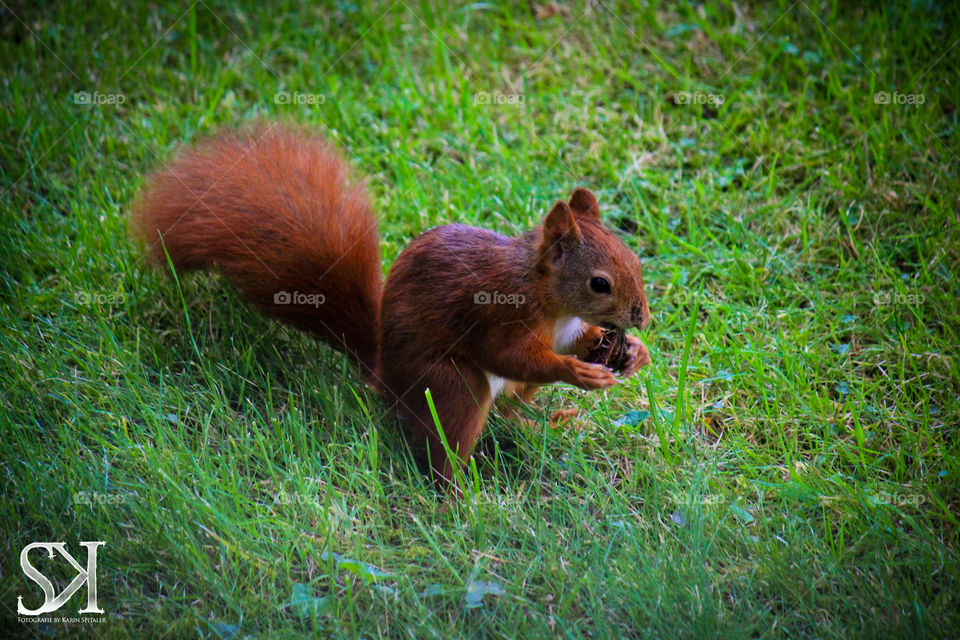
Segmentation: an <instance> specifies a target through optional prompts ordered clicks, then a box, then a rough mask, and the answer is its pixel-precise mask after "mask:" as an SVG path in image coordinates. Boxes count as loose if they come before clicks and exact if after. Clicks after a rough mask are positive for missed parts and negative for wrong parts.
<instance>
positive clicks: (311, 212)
mask: <svg viewBox="0 0 960 640" xmlns="http://www.w3.org/2000/svg"><path fill="white" fill-rule="evenodd" d="M133 211H134V217H133V223H134V229H135V231H136V232H137V233H138V235H140V237H141V238H143V239H144V240H145V241H146V242H147V243H148V246H149V248H150V253H151V256H152V258H153V259H154V260H155V261H156V262H157V263H158V264H161V265H162V264H165V262H166V257H165V255H164V250H166V252H167V253H169V255H170V259H171V261H172V262H173V264H174V266H175V267H176V268H177V269H182V270H188V269H196V268H202V267H211V266H217V267H219V269H220V271H222V272H223V273H224V274H225V275H226V276H227V277H228V278H229V279H230V280H231V281H233V282H234V284H235V285H236V286H237V287H238V288H239V289H240V291H241V292H242V293H243V294H244V295H245V296H246V297H247V298H248V299H249V300H250V301H251V302H253V303H254V304H256V305H257V306H259V307H260V308H261V309H263V310H264V311H266V312H267V313H269V314H271V315H274V316H276V317H278V318H280V319H282V320H285V321H287V322H290V323H292V324H294V325H296V326H298V327H300V328H303V329H307V330H309V331H313V332H315V333H317V334H319V335H320V336H321V337H322V338H323V339H324V340H327V341H328V342H330V343H331V344H333V345H334V346H338V347H341V348H343V347H344V346H346V348H347V349H349V350H351V351H353V352H354V353H355V354H356V356H357V357H358V358H359V360H360V361H361V362H362V363H364V364H365V365H366V367H367V368H368V370H369V369H371V368H372V367H373V365H374V362H375V361H376V345H377V331H378V326H379V316H380V309H379V307H380V291H381V289H382V275H381V271H380V248H379V240H378V237H377V222H376V218H375V217H374V215H373V210H372V208H371V206H370V201H369V199H368V197H367V194H366V191H365V189H364V187H363V185H362V184H361V183H357V182H351V181H350V179H349V176H348V174H347V165H346V163H345V162H344V161H343V160H342V159H341V158H340V156H339V155H338V154H337V152H336V151H335V150H334V149H333V148H332V147H330V146H329V145H328V144H327V143H325V142H324V141H323V140H322V139H321V138H319V137H318V136H317V135H316V134H314V133H312V132H310V131H308V130H304V129H296V128H290V127H281V126H277V125H263V124H261V125H257V126H254V127H251V128H249V129H246V130H243V131H227V132H221V133H219V134H218V135H217V136H216V137H213V138H210V139H207V140H205V141H203V142H201V143H200V144H199V145H198V146H196V147H194V148H192V149H188V150H186V151H184V152H183V153H181V154H180V155H179V156H177V157H176V158H174V159H173V160H172V161H171V162H170V163H169V165H168V166H167V167H165V168H164V169H163V170H161V171H159V172H157V173H155V174H153V175H152V176H150V177H149V178H148V180H147V184H146V186H145V188H144V191H143V193H142V195H141V196H140V198H139V200H138V201H137V202H136V203H135V204H134V207H133ZM283 291H286V292H288V293H290V294H293V293H294V292H299V293H302V294H322V295H323V296H325V301H324V303H323V304H321V305H319V306H318V307H314V306H312V305H307V304H299V305H298V304H275V303H274V296H275V295H276V294H277V293H279V292H283Z"/></svg>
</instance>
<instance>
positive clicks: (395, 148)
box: [0, 0, 960, 638]
mask: <svg viewBox="0 0 960 640" xmlns="http://www.w3.org/2000/svg"><path fill="white" fill-rule="evenodd" d="M563 6H564V9H565V10H566V15H562V14H561V15H556V16H553V17H550V18H545V19H542V20H539V21H534V20H533V19H532V18H531V14H530V10H529V7H528V5H527V3H517V4H516V5H515V6H513V7H502V6H499V4H498V3H474V4H465V3H463V4H461V3H457V4H456V5H453V6H448V5H446V4H444V3H437V4H436V5H433V4H431V3H426V2H422V3H421V2H418V3H414V2H408V1H405V0H401V1H399V2H394V3H390V2H376V3H372V4H370V5H368V3H362V2H359V3H352V4H351V3H338V4H337V5H335V6H327V5H326V4H324V3H303V4H302V5H301V4H297V3H282V2H281V3H266V2H244V3H227V2H215V1H212V0H203V1H202V2H198V3H196V4H192V5H191V4H189V3H182V4H169V5H165V6H146V4H145V3H121V2H113V3H107V2H98V3H93V4H92V6H91V5H90V4H88V3H81V2H61V3H55V4H50V5H44V6H34V4H32V3H24V4H23V6H21V5H20V4H17V5H16V6H12V7H7V5H4V7H6V8H5V9H2V15H3V20H0V52H2V63H3V72H2V76H0V92H2V106H0V109H2V121H3V128H2V134H0V188H2V191H3V198H2V213H0V215H2V221H0V228H2V230H3V233H2V239H0V242H2V245H0V255H2V258H0V260H2V273H0V276H2V286H0V297H2V304H3V306H2V312H0V313H2V327H3V328H2V332H0V352H2V356H3V357H2V358H0V379H2V390H0V420H2V427H0V428H2V437H0V472H2V473H0V478H2V486H3V489H2V501H0V522H2V532H3V534H2V544H0V576H2V580H0V613H2V618H0V621H2V622H0V624H2V626H3V627H5V628H6V629H8V630H10V631H11V632H12V633H13V634H15V635H19V636H23V637H33V636H34V635H39V636H41V637H48V636H49V635H71V636H73V635H91V636H92V635H99V636H107V637H131V638H139V637H166V638H173V637H195V636H198V635H200V636H203V637H220V636H223V637H235V638H240V637H246V636H250V637H301V636H302V635H304V634H311V633H312V634H315V635H318V636H321V637H327V636H330V637H365V638H373V637H382V636H388V637H407V638H466V637H505V638H514V637H529V638H540V637H594V638H608V637H662V638H674V637H707V636H714V635H721V636H725V637H763V638H780V637H783V638H797V637H810V638H835V637H851V638H861V637H872V636H893V637H908V638H918V637H924V636H929V637H955V636H956V635H957V634H958V633H960V613H958V612H960V560H958V550H960V544H958V542H960V540H958V530H960V528H958V523H957V516H958V512H960V492H958V487H960V463H958V459H960V458H958V448H960V439H958V427H960V397H958V396H960V364H958V361H957V347H958V344H960V303H958V297H960V276H958V264H960V231H958V222H960V219H958V214H957V210H958V205H960V180H958V175H957V168H958V165H960V158H958V155H957V150H958V149H960V140H958V137H960V136H958V128H957V118H958V116H957V112H956V108H957V103H958V101H960V100H958V98H960V91H958V77H960V76H958V71H960V45H958V44H957V40H956V39H957V36H958V35H960V31H958V29H957V25H958V24H960V21H958V9H957V6H956V5H954V4H951V3H947V2H943V3H939V4H938V3H934V2H922V1H921V2H914V3H909V4H903V5H897V4H889V5H888V6H886V7H885V8H875V9H869V10H862V9H854V8H851V7H847V6H845V4H841V3H825V2H808V1H806V0H801V1H800V2H779V3H774V4H771V5H765V4H761V5H759V6H753V5H750V4H743V3H736V4H731V3H711V4H706V5H687V4H683V3H677V4H675V3H662V4H658V3H656V2H651V3H631V2H623V3H606V2H604V3H597V4H596V5H591V6H590V7H589V8H587V7H586V3H581V2H567V3H563ZM585 8H586V11H585ZM80 91H87V92H89V93H90V94H94V93H95V92H97V93H96V95H97V96H105V97H102V98H101V97H98V98H97V100H106V101H108V102H109V101H111V100H110V98H109V96H111V95H116V94H119V95H121V96H122V97H123V102H122V104H87V105H83V104H78V103H77V102H75V100H74V94H75V93H76V92H80ZM279 91H288V92H291V94H295V93H296V92H301V94H307V95H320V96H323V98H322V104H316V105H312V106H311V105H305V104H278V103H276V102H275V100H274V96H275V94H276V93H277V92H279ZM878 92H887V94H889V95H894V92H897V94H896V95H894V97H893V99H892V100H891V103H890V104H883V103H882V101H880V102H881V103H878V101H876V100H875V94H877V93H878ZM488 96H495V97H494V98H492V99H489V100H486V98H487V97H488ZM515 96H518V97H515ZM678 97H679V98H680V99H679V100H678ZM687 98H689V99H687ZM898 100H899V101H903V102H904V104H897V101H898ZM921 100H922V104H914V103H916V102H920V101H921ZM678 102H680V103H681V104H678ZM684 102H685V103H684ZM260 116H269V117H275V118H286V119H291V120H295V121H299V122H304V123H309V124H311V125H312V126H315V127H316V128H318V129H319V130H322V131H324V132H325V133H326V134H327V135H328V136H329V137H330V138H332V139H334V140H335V141H336V142H337V143H338V144H339V145H341V146H342V147H343V148H344V149H345V151H346V153H347V155H348V156H349V157H350V159H351V161H352V162H353V163H354V165H355V166H356V168H357V170H358V172H360V173H362V174H363V175H366V176H369V181H370V188H371V190H372V192H373V193H374V196H375V200H376V205H377V210H378V212H379V213H380V215H381V216H382V222H381V235H382V237H383V253H384V269H385V270H386V269H387V268H388V265H389V264H390V262H392V260H393V259H394V258H395V257H396V255H397V254H398V253H399V251H400V250H402V248H403V247H404V246H405V245H406V243H407V242H408V240H409V239H410V238H411V237H413V236H414V235H416V234H417V233H419V232H420V231H423V230H425V229H427V228H429V227H430V226H433V225H437V224H442V223H446V222H454V221H456V222H467V223H470V224H474V225H477V226H482V227H487V228H491V229H494V230H497V231H500V232H505V233H519V232H520V231H522V230H524V229H527V228H529V227H530V226H531V225H534V224H536V223H537V221H538V220H539V219H540V218H541V217H542V216H543V215H544V214H545V212H546V210H547V209H548V207H549V206H550V205H551V204H552V202H553V201H555V200H556V199H558V198H561V197H565V196H567V195H569V193H570V191H571V190H572V189H573V187H574V186H575V185H586V186H589V187H590V188H592V189H593V190H594V191H595V192H596V193H597V194H598V196H599V198H600V201H601V205H602V207H603V213H604V217H605V219H606V220H607V222H608V224H610V225H612V226H618V227H620V228H622V229H624V230H626V232H627V235H626V237H627V239H628V242H629V243H630V244H631V245H632V246H633V247H635V248H636V250H637V251H638V252H640V253H641V255H642V256H643V258H644V261H645V277H646V280H647V282H648V295H649V298H650V307H651V310H652V312H653V314H654V322H653V325H652V326H651V328H650V330H649V331H648V332H647V334H646V335H645V336H644V339H645V341H646V342H647V344H648V345H649V347H650V351H651V355H652V357H653V363H652V365H651V366H650V367H649V368H647V369H645V370H643V371H641V372H640V373H639V374H638V375H637V376H636V377H635V378H633V379H631V380H629V381H627V382H625V383H623V384H621V385H618V386H617V387H615V388H614V389H612V390H610V391H609V392H606V393H594V394H587V393H584V392H581V391H578V390H576V389H573V388H571V387H566V386H554V387H550V388H548V389H545V390H544V391H542V392H541V393H540V395H539V397H538V407H537V408H536V409H533V410H530V411H527V412H526V416H527V417H528V418H531V420H530V422H531V424H529V425H524V424H517V423H511V422H509V421H507V420H505V419H503V418H502V417H495V418H494V419H493V420H492V421H491V424H490V425H489V427H488V429H487V431H486V434H485V436H484V438H483V439H482V441H481V443H480V445H479V449H478V453H477V455H476V456H475V458H474V460H475V463H476V465H475V467H472V468H471V469H470V470H469V478H468V479H469V482H470V484H471V485H472V486H473V487H475V490H474V491H473V492H472V493H470V492H468V496H467V498H466V499H465V500H464V502H463V504H462V505H459V506H450V507H448V508H445V509H444V508H442V506H443V505H442V503H441V502H440V501H438V499H437V497H436V495H435V494H434V492H433V491H432V489H431V487H430V486H429V483H428V482H427V480H426V479H425V478H423V476H422V475H421V474H420V473H419V472H418V470H417V468H416V466H415V463H414V462H413V461H412V458H411V454H410V452H409V450H408V449H407V447H406V446H405V444H404V442H403V439H402V437H401V436H400V435H399V433H398V429H397V424H396V421H395V420H394V418H393V417H392V416H391V415H389V414H388V413H387V411H386V407H385V406H384V405H383V403H381V402H380V401H379V400H378V398H377V397H376V395H375V394H373V393H372V392H371V391H369V390H367V389H366V388H364V387H363V385H362V384H361V383H360V378H359V376H358V375H357V371H356V370H355V369H354V368H353V367H352V366H351V365H350V364H349V363H348V362H346V361H345V360H344V358H343V357H342V356H341V355H339V354H338V353H336V352H333V351H331V350H329V349H327V348H326V347H324V346H322V345H320V344H319V343H317V342H316V341H314V340H313V339H311V338H310V337H308V336H305V335H303V334H300V333H298V332H296V331H294V330H290V329H287V328H285V327H282V326H280V325H278V324H276V323H274V322H272V321H270V320H267V319H264V318H263V317H261V316H259V315H258V314H257V313H256V312H254V311H252V310H251V309H250V308H248V307H247V306H245V305H244V304H243V303H242V302H241V300H240V299H239V297H238V296H237V295H236V294H235V293H234V292H233V291H232V290H230V288H229V287H228V286H226V283H225V282H223V281H222V280H220V279H219V278H218V277H217V276H215V275H209V274H196V275H193V274H191V275H187V276H184V275H183V274H180V279H179V285H178V284H177V282H175V281H174V280H173V279H172V278H170V277H168V274H165V273H162V272H157V271H153V270H150V269H148V268H147V266H146V265H145V264H144V261H143V259H142V257H141V255H140V253H139V252H138V250H137V249H136V248H135V246H134V245H133V244H132V243H131V242H130V241H129V238H128V234H127V231H126V214H127V209H128V204H129V203H130V201H131V199H132V198H133V196H134V195H135V193H136V191H137V188H138V186H139V185H140V183H141V179H142V176H143V175H144V173H145V172H147V171H149V170H151V169H153V168H156V167H158V166H159V165H160V164H161V163H162V162H163V160H164V159H165V158H167V157H168V155H169V153H170V152H171V150H172V149H173V148H174V147H175V146H177V145H178V144H181V143H184V142H187V141H189V140H191V139H193V138H194V137H195V136H197V135H200V134H203V133H206V132H209V131H212V130H214V129H215V128H216V127H217V126H219V125H222V124H236V123H240V122H245V121H248V120H250V119H253V118H256V117H260ZM561 407H580V409H581V414H580V418H579V419H578V420H576V421H575V424H574V426H572V427H571V428H568V429H561V430H555V429H552V428H550V427H549V426H547V425H546V422H545V418H544V416H547V415H549V414H550V412H552V411H554V410H556V409H558V408H561ZM84 498H86V500H85V499H84ZM88 502H89V503H92V504H88ZM61 540H62V541H66V542H67V543H68V544H69V548H70V550H71V551H72V552H73V553H74V555H76V556H77V557H78V558H82V557H83V554H82V553H80V551H81V549H80V548H79V547H78V546H77V544H78V542H79V541H81V540H103V541H105V542H106V545H105V546H104V547H103V548H101V550H100V567H99V592H100V604H101V606H102V607H103V608H104V609H105V610H106V613H105V614H103V615H104V617H105V618H106V621H105V622H102V623H88V624H77V623H74V624H69V625H66V626H64V625H60V624H36V623H21V622H18V621H17V619H16V597H17V595H23V596H24V599H25V602H26V603H27V604H29V605H30V606H36V604H37V603H38V602H39V599H40V595H41V594H40V590H39V588H38V587H37V585H36V584H34V583H32V582H29V581H28V580H27V579H26V577H25V576H24V575H23V573H22V571H21V570H20V567H19V563H18V558H19V553H20V550H21V549H22V548H23V547H24V546H25V545H27V544H29V543H30V542H35V541H61ZM32 557H33V558H34V559H35V561H36V562H37V563H38V565H39V566H40V567H41V570H43V571H45V572H47V573H49V574H51V575H52V574H59V576H60V583H59V584H60V586H61V588H62V586H64V584H65V583H66V581H69V579H70V578H72V574H70V575H67V574H68V573H69V572H68V571H66V569H65V563H63V562H62V561H59V560H58V561H46V562H44V560H43V559H41V558H40V554H39V553H37V554H36V555H35V556H32ZM64 579H65V580H64ZM485 590H486V591H487V593H486V594H485V595H484V594H483V592H484V591H485ZM84 594H85V591H82V592H81V594H80V595H77V596H74V599H73V600H71V601H70V602H69V603H68V604H67V605H65V607H64V608H63V609H62V610H61V611H60V612H59V614H60V615H67V616H75V615H76V610H77V609H79V607H80V601H81V600H82V598H83V597H85V596H84ZM294 595H295V596H296V597H294ZM481 595H482V598H481V597H480V596H481ZM52 615H57V614H52Z"/></svg>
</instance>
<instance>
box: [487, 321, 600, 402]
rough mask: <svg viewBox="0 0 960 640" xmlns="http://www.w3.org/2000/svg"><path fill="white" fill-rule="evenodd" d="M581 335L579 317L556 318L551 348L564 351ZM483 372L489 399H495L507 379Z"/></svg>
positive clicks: (581, 325)
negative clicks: (488, 388) (488, 390)
mask: <svg viewBox="0 0 960 640" xmlns="http://www.w3.org/2000/svg"><path fill="white" fill-rule="evenodd" d="M581 335H583V322H581V321H580V318H578V317H576V316H572V317H565V318H557V321H556V324H554V326H553V350H554V351H556V352H557V353H562V352H564V351H566V350H567V349H569V348H570V347H572V346H573V344H574V343H575V342H576V341H577V339H578V338H579V337H580V336H581ZM484 373H485V374H486V376H487V384H489V385H490V400H491V401H493V400H496V399H497V396H498V395H500V393H501V392H502V391H503V388H504V387H506V386H507V380H506V378H502V377H500V376H497V375H494V374H492V373H490V372H489V371H486V372H484Z"/></svg>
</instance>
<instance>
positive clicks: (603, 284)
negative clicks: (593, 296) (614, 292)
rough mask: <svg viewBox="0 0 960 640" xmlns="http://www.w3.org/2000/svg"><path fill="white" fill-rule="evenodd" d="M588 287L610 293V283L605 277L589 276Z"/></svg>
mask: <svg viewBox="0 0 960 640" xmlns="http://www.w3.org/2000/svg"><path fill="white" fill-rule="evenodd" d="M590 288H591V289H593V290H594V291H595V292H596V293H610V283H609V282H607V279H606V278H590Z"/></svg>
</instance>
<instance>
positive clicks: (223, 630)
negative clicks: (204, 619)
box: [210, 622, 240, 640]
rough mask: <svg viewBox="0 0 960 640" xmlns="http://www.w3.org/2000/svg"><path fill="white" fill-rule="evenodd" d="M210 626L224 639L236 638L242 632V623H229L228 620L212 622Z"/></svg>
mask: <svg viewBox="0 0 960 640" xmlns="http://www.w3.org/2000/svg"><path fill="white" fill-rule="evenodd" d="M210 628H211V629H213V631H214V633H216V634H217V635H218V636H219V637H221V638H223V639H224V640H229V639H230V638H235V637H236V636H237V634H238V633H240V625H236V624H229V623H226V622H211V623H210Z"/></svg>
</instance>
